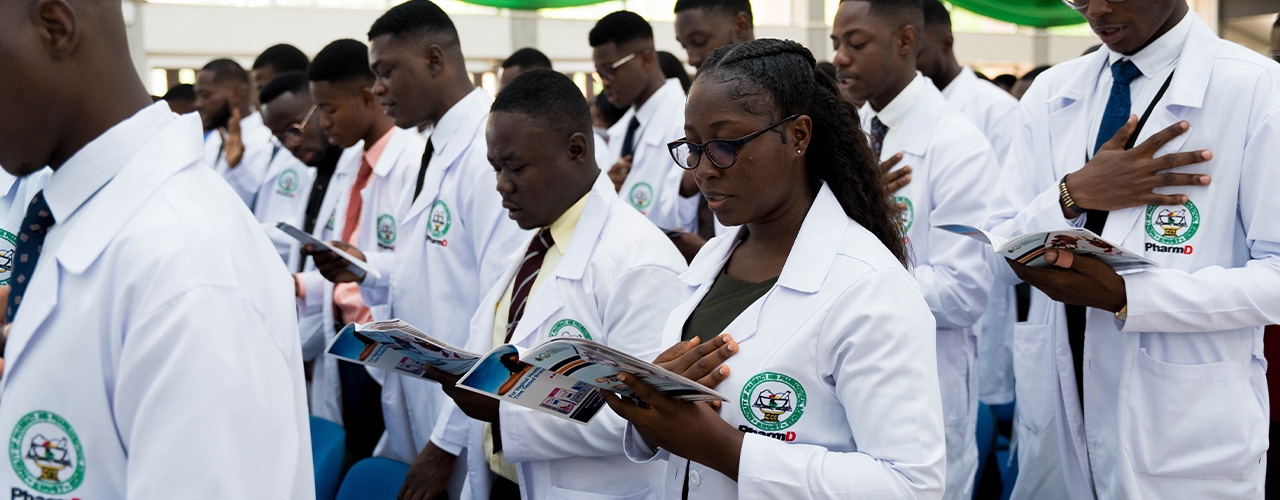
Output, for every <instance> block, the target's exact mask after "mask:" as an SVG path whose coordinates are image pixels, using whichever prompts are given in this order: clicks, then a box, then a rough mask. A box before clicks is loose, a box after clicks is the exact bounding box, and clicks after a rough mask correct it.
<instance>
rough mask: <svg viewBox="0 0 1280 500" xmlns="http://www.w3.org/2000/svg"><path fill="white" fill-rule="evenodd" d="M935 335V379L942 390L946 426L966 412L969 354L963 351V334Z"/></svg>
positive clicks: (956, 423)
mask: <svg viewBox="0 0 1280 500" xmlns="http://www.w3.org/2000/svg"><path fill="white" fill-rule="evenodd" d="M947 333H949V334H956V335H945V336H944V335H939V336H938V378H939V379H940V381H939V388H940V389H942V414H943V417H944V421H945V424H946V427H947V428H948V429H951V428H954V427H956V426H959V425H960V424H962V423H963V422H965V421H966V420H967V416H968V414H969V373H970V372H971V371H972V370H973V366H972V365H971V363H970V358H971V356H970V355H969V353H968V352H966V349H965V345H964V341H965V340H964V334H963V333H962V332H947Z"/></svg>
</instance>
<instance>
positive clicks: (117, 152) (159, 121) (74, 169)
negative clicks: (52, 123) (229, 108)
mask: <svg viewBox="0 0 1280 500" xmlns="http://www.w3.org/2000/svg"><path fill="white" fill-rule="evenodd" d="M176 117H177V115H174V114H173V111H171V110H170V109H169V105H168V104H166V103H164V102H158V103H155V104H152V105H150V106H147V107H146V108H143V109H142V110H141V111H138V112H137V113H135V114H134V115H133V116H131V117H129V118H127V119H125V120H124V121H122V122H120V123H117V124H116V125H115V126H113V127H111V128H110V129H108V130H107V131H106V132H104V133H103V134H102V135H100V136H98V137H97V138H96V139H94V140H92V141H90V142H89V143H88V144H85V145H84V147H82V148H80V150H79V151H77V152H76V153H75V154H74V155H72V156H71V158H70V159H68V160H67V162H66V163H63V164H62V166H61V167H59V168H58V169H57V170H55V171H54V172H53V175H52V176H51V177H49V184H48V185H46V186H45V188H44V198H45V201H46V202H48V203H49V209H50V211H52V212H53V218H54V220H55V221H58V222H64V221H66V220H67V218H68V217H70V216H71V214H73V213H75V211H76V210H79V209H80V206H81V205H84V203H85V202H86V201H88V200H89V198H91V197H92V196H93V195H94V193H97V192H98V190H99V189H102V186H105V185H107V183H108V182H110V181H111V179H113V178H115V176H116V174H118V173H120V171H121V170H123V169H124V166H125V165H126V164H128V163H129V160H130V159H132V158H133V157H134V155H136V154H137V153H138V151H140V150H141V149H142V147H143V146H145V145H146V144H147V142H148V141H150V140H151V138H152V137H153V136H155V135H156V134H157V133H159V132H160V130H161V129H163V128H164V127H165V126H166V125H169V123H170V122H172V121H173V120H174V119H176Z"/></svg>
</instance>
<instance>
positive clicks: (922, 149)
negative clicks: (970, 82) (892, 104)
mask: <svg viewBox="0 0 1280 500" xmlns="http://www.w3.org/2000/svg"><path fill="white" fill-rule="evenodd" d="M917 78H924V77H917ZM946 107H947V101H946V99H944V98H943V97H942V92H940V91H938V88H937V87H934V86H933V83H932V82H929V81H928V80H927V79H926V81H925V82H924V85H921V86H920V92H919V95H917V97H916V102H914V103H912V105H911V112H910V114H908V115H907V120H906V122H905V123H904V124H903V127H902V131H903V132H904V133H902V134H894V135H895V136H896V137H900V138H901V139H900V142H899V146H900V147H901V149H902V152H903V153H904V154H905V155H910V156H913V157H915V158H924V155H925V153H926V152H927V151H928V150H929V144H930V143H931V142H933V134H934V131H935V129H937V125H938V120H939V118H940V117H941V116H942V111H943V110H944V109H946ZM886 153H889V152H888V151H886ZM910 162H911V160H910V159H908V160H907V161H904V162H902V165H904V166H905V165H907V164H908V163H910ZM898 168H902V167H901V166H900V167H898Z"/></svg>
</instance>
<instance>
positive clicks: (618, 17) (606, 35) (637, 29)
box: [587, 10, 653, 47]
mask: <svg viewBox="0 0 1280 500" xmlns="http://www.w3.org/2000/svg"><path fill="white" fill-rule="evenodd" d="M635 40H653V26H650V25H649V21H645V20H644V18H643V17H640V14H636V13H635V12H631V11H629V10H620V11H617V12H614V13H611V14H609V15H607V16H604V17H602V18H600V20H599V21H596V25H595V26H594V27H592V28H591V33H589V34H588V35H587V41H588V42H589V43H590V44H591V46H592V47H599V46H601V45H606V44H610V43H612V44H614V45H622V44H624V43H628V42H632V41H635Z"/></svg>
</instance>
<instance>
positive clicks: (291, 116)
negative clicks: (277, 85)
mask: <svg viewBox="0 0 1280 500" xmlns="http://www.w3.org/2000/svg"><path fill="white" fill-rule="evenodd" d="M308 109H311V97H310V96H308V95H306V94H295V93H293V92H285V93H283V94H280V97H277V98H275V100H273V101H271V102H269V103H267V104H264V105H263V106H262V121H263V123H264V124H266V126H267V128H269V129H271V132H272V133H273V134H282V133H284V130H285V129H286V128H288V127H289V125H293V124H294V123H298V122H300V121H302V119H303V118H304V117H305V116H306V114H307V110H308Z"/></svg>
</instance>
